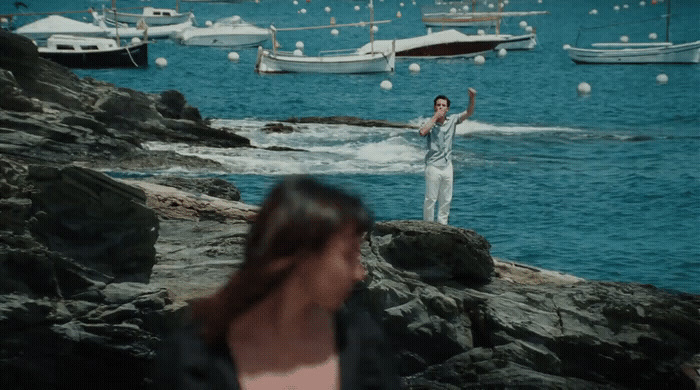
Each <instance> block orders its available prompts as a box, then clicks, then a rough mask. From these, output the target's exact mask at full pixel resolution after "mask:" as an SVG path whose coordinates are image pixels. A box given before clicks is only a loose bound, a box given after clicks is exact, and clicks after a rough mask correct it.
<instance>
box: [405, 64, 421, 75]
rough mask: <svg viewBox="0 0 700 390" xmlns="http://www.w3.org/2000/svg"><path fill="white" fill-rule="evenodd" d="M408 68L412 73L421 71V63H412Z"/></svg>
mask: <svg viewBox="0 0 700 390" xmlns="http://www.w3.org/2000/svg"><path fill="white" fill-rule="evenodd" d="M408 70H409V71H410V72H411V73H418V72H420V65H418V64H416V63H415V62H414V63H412V64H411V65H409V66H408Z"/></svg>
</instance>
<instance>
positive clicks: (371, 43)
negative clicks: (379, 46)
mask: <svg viewBox="0 0 700 390" xmlns="http://www.w3.org/2000/svg"><path fill="white" fill-rule="evenodd" d="M369 46H370V50H371V51H370V52H371V53H374V4H373V2H372V0H369Z"/></svg>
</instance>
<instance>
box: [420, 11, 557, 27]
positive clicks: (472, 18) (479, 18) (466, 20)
mask: <svg viewBox="0 0 700 390" xmlns="http://www.w3.org/2000/svg"><path fill="white" fill-rule="evenodd" d="M548 13H549V12H548V11H522V12H519V11H513V12H459V11H458V12H428V13H424V14H423V16H422V17H421V20H422V21H423V24H425V26H426V27H441V28H445V27H447V28H454V27H485V28H492V27H496V25H497V24H498V23H499V22H500V21H501V19H503V18H506V17H518V16H532V15H546V14H548Z"/></svg>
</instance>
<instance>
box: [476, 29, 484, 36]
mask: <svg viewBox="0 0 700 390" xmlns="http://www.w3.org/2000/svg"><path fill="white" fill-rule="evenodd" d="M476 35H486V31H484V30H483V29H478V30H477V31H476Z"/></svg>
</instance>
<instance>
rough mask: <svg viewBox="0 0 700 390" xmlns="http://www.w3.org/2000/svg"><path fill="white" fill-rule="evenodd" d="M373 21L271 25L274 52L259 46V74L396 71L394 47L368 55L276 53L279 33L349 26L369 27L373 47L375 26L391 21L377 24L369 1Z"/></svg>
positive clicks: (348, 52)
mask: <svg viewBox="0 0 700 390" xmlns="http://www.w3.org/2000/svg"><path fill="white" fill-rule="evenodd" d="M369 9H370V22H369V23H365V22H359V23H348V24H332V25H327V26H311V27H292V28H283V29H282V28H281V29H277V28H275V27H274V26H270V32H271V33H272V48H273V49H272V51H269V50H264V49H263V48H262V47H261V46H258V57H257V59H256V61H255V71H256V72H257V73H382V72H393V71H394V69H395V65H396V50H395V45H393V44H392V45H391V47H389V48H385V49H383V50H374V48H373V47H371V49H370V50H369V51H368V52H367V53H359V52H358V51H357V50H356V49H343V50H325V51H321V52H320V53H319V55H318V56H306V55H304V54H303V53H302V52H301V50H297V51H295V52H283V51H278V50H277V40H276V39H275V36H276V33H277V31H298V30H310V29H322V28H335V27H346V26H360V27H369V31H370V45H371V44H372V43H373V42H374V31H373V29H372V27H374V25H375V24H379V23H388V22H390V20H382V21H375V20H374V5H373V4H372V0H370V2H369Z"/></svg>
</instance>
